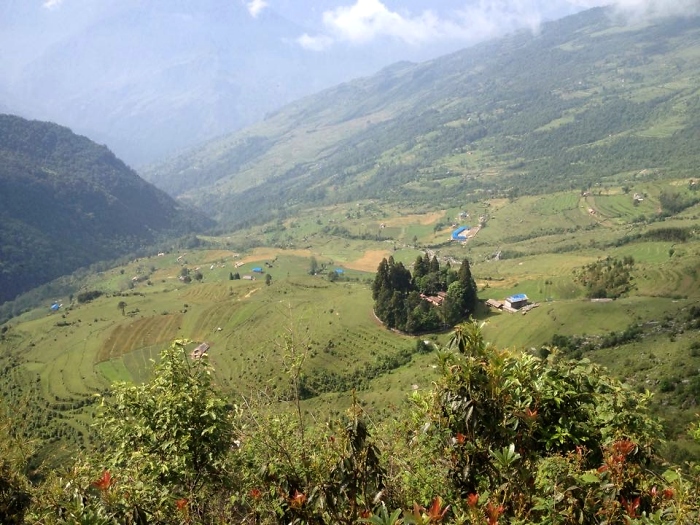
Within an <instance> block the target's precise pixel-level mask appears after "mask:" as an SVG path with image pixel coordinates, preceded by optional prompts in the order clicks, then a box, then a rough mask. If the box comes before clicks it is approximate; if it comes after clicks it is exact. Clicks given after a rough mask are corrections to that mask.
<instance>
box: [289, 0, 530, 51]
mask: <svg viewBox="0 0 700 525" xmlns="http://www.w3.org/2000/svg"><path fill="white" fill-rule="evenodd" d="M541 19H542V17H541V15H540V12H539V10H538V9H536V8H535V7H534V6H533V0H478V1H477V2H476V3H471V4H470V5H466V6H465V7H464V8H462V9H461V10H459V11H452V12H450V13H448V14H447V15H443V16H440V15H439V14H437V13H436V12H435V11H433V10H424V11H423V12H421V13H419V14H411V13H406V12H398V11H392V10H391V9H389V8H388V7H387V6H386V5H384V3H382V1H381V0H355V3H354V4H352V5H349V6H340V7H336V8H334V9H330V10H328V11H325V12H324V13H323V25H324V27H325V29H326V34H324V35H322V36H317V37H310V36H309V35H302V36H301V37H300V38H299V39H297V42H298V43H299V44H300V45H302V46H303V47H306V48H307V49H314V50H319V49H325V48H326V47H328V46H329V45H330V44H331V43H332V42H335V41H343V42H349V43H353V44H363V43H367V42H371V41H372V40H375V39H377V38H381V37H389V38H393V39H395V40H399V41H402V42H404V43H406V44H410V45H416V46H419V45H422V44H427V43H431V42H436V41H441V40H442V41H445V40H459V41H463V42H465V43H466V42H477V41H480V40H484V39H486V38H491V37H494V36H497V35H501V34H503V33H505V32H508V31H512V30H514V29H517V28H521V27H529V28H531V29H533V30H537V29H538V28H539V25H540V22H541Z"/></svg>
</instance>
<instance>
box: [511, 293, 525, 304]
mask: <svg viewBox="0 0 700 525" xmlns="http://www.w3.org/2000/svg"><path fill="white" fill-rule="evenodd" d="M507 301H510V302H511V303H514V302H518V301H527V295H525V294H524V293H519V294H515V295H511V296H510V297H508V299H507Z"/></svg>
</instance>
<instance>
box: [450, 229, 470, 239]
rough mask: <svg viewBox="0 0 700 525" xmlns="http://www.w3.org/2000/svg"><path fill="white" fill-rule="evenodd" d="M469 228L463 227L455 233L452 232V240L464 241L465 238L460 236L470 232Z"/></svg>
mask: <svg viewBox="0 0 700 525" xmlns="http://www.w3.org/2000/svg"><path fill="white" fill-rule="evenodd" d="M468 229H469V226H461V227H459V228H457V229H456V230H455V231H453V232H452V240H453V241H461V240H462V239H464V237H460V236H459V234H460V233H462V232H464V231H465V230H468Z"/></svg>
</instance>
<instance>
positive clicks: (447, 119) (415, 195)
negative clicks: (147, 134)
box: [144, 9, 700, 225]
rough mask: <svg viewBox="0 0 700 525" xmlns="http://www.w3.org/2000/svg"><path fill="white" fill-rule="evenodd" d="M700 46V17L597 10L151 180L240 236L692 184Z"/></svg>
mask: <svg viewBox="0 0 700 525" xmlns="http://www.w3.org/2000/svg"><path fill="white" fill-rule="evenodd" d="M699 41H700V17H684V18H667V19H663V20H657V21H655V22H650V21H646V22H642V23H639V24H636V25H624V24H623V25H617V24H616V23H615V21H614V20H613V19H611V17H609V16H608V13H607V12H606V11H605V10H604V9H593V10H589V11H586V12H584V13H580V14H578V15H574V16H571V17H568V18H565V19H562V20H558V21H556V22H552V23H550V24H547V25H545V26H543V28H542V31H541V32H540V33H539V34H538V35H534V36H533V35H531V34H529V33H522V34H517V35H513V36H510V37H507V38H503V39H500V40H497V41H493V42H489V43H485V44H480V45H477V46H475V47H473V48H469V49H465V50H463V51H459V52H457V53H454V54H451V55H448V56H445V57H442V58H439V59H436V60H433V61H429V62H425V63H421V64H410V63H402V64H396V65H394V66H392V67H389V68H386V69H384V70H383V71H381V72H380V73H378V74H376V75H374V76H371V77H367V78H364V79H359V80H355V81H352V82H348V83H345V84H342V85H339V86H337V87H334V88H331V89H328V90H326V91H323V92H321V93H319V94H317V95H313V96H309V97H306V98H304V99H302V100H299V101H296V102H294V103H292V104H290V105H288V106H286V107H284V108H282V109H281V110H279V111H277V112H275V113H274V114H271V115H270V116H269V117H268V118H267V119H266V120H265V122H262V123H260V124H257V125H254V126H251V127H250V128H248V129H246V130H244V131H242V132H240V133H237V134H232V135H229V136H225V137H221V138H219V139H216V140H214V141H211V142H210V143H208V144H206V145H205V146H203V147H201V148H196V149H193V150H192V151H190V152H188V153H187V154H184V155H181V156H179V157H177V158H174V159H171V160H169V161H168V162H167V163H164V164H161V165H160V166H157V167H153V168H151V169H149V170H145V171H144V177H145V178H147V179H148V180H151V181H152V182H154V183H155V184H157V185H158V186H159V187H161V188H163V189H166V191H168V192H170V194H171V195H175V196H179V197H181V198H183V199H187V200H189V201H191V202H194V203H197V204H199V205H201V206H203V207H206V209H207V210H208V212H210V213H212V214H214V215H215V216H216V217H217V218H218V219H220V220H222V221H224V222H228V223H230V224H232V225H234V224H243V223H250V222H262V221H265V220H269V219H270V218H271V217H279V218H284V217H287V216H290V215H293V214H294V210H295V208H296V207H309V206H322V205H329V204H333V203H335V202H343V201H352V200H357V199H365V198H384V199H387V200H392V201H400V202H410V203H413V204H416V203H421V204H424V205H426V206H430V205H431V203H433V204H434V205H437V206H441V207H445V206H448V205H449V206H452V205H453V206H462V205H464V202H465V201H467V200H468V199H471V200H478V199H479V198H483V197H480V196H481V195H483V194H484V193H485V192H488V194H490V195H498V196H503V197H513V196H516V195H518V194H525V193H538V192H549V191H557V190H562V189H571V188H581V187H590V186H591V185H595V184H601V183H602V182H603V181H605V180H607V179H613V178H615V177H618V178H620V179H621V180H625V179H627V178H629V177H632V176H633V175H634V174H635V173H638V172H645V173H646V172H650V171H652V172H653V171H658V172H663V173H664V174H666V175H669V174H672V173H673V174H675V175H676V176H685V177H693V176H696V175H695V174H696V172H695V170H696V166H697V165H698V164H699V163H700V150H698V148H697V142H698V139H699V137H698V130H699V129H700V105H699V104H698V100H700V96H699V95H700V86H699V85H698V83H697V78H698V76H700V48H699V47H698V42H699ZM435 203H438V204H435Z"/></svg>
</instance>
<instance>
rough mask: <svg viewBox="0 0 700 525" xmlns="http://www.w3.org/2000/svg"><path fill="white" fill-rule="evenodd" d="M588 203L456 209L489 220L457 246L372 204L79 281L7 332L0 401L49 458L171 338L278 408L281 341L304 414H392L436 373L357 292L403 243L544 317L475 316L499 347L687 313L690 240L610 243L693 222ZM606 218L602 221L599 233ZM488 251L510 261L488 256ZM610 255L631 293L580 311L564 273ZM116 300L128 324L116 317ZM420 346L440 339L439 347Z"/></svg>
mask: <svg viewBox="0 0 700 525" xmlns="http://www.w3.org/2000/svg"><path fill="white" fill-rule="evenodd" d="M666 187H667V186H666ZM649 188H651V189H650V194H651V193H653V194H656V195H658V193H659V192H660V191H662V190H663V188H664V186H663V185H662V184H661V183H658V184H657V185H656V186H649ZM588 198H589V199H590V198H594V199H595V202H596V206H600V212H599V213H600V215H601V217H592V216H591V214H590V213H589V212H588V210H587V209H583V208H582V202H584V201H582V199H581V196H580V194H579V192H576V191H572V192H562V193H558V194H554V195H547V196H537V197H522V198H518V199H515V200H514V201H512V202H509V201H506V200H494V201H491V202H489V203H479V204H477V205H471V207H469V206H467V207H466V209H467V211H468V213H469V214H470V219H471V218H472V217H473V216H475V215H480V214H485V215H487V216H488V218H489V219H488V222H487V225H486V227H485V228H483V229H482V230H481V231H480V232H479V235H478V236H477V237H475V238H474V239H471V240H470V241H469V242H467V243H466V244H461V243H449V242H446V239H447V237H448V236H449V233H450V231H451V228H450V226H449V225H447V226H446V227H445V228H444V229H443V230H441V231H438V232H435V231H434V225H435V224H437V223H436V222H435V221H436V220H437V221H444V220H446V218H448V217H455V216H458V214H459V213H460V212H461V211H463V210H462V209H460V208H453V209H450V210H442V211H439V212H438V211H423V212H421V213H407V212H406V211H405V210H402V211H401V212H400V213H398V212H397V211H396V210H390V211H392V212H393V214H394V215H390V214H389V212H388V211H386V212H382V211H381V210H379V209H378V208H377V207H376V204H373V203H363V205H362V206H360V207H359V210H360V213H361V215H363V216H362V217H360V218H359V219H358V218H357V217H353V213H354V214H357V209H358V207H356V206H355V207H353V206H349V205H348V206H337V207H333V209H327V210H321V211H319V210H316V211H309V212H308V214H307V215H306V216H303V217H300V218H298V219H295V221H296V222H294V223H289V224H288V225H287V226H286V230H285V231H284V232H283V233H284V235H287V241H286V242H287V243H288V245H289V248H288V249H285V248H280V247H271V246H265V247H257V248H254V249H249V250H245V249H238V248H237V244H238V243H240V244H241V245H244V244H245V243H260V242H265V239H267V238H269V237H270V236H274V235H278V234H277V233H274V232H275V231H276V230H275V228H277V226H278V225H269V226H266V227H263V228H260V229H256V231H244V232H236V233H233V234H231V235H228V236H224V237H221V238H210V239H209V242H211V243H212V244H213V245H221V246H226V247H231V248H232V249H230V250H228V249H214V250H199V251H188V253H186V254H185V253H170V254H166V256H164V257H153V258H150V259H141V260H139V261H133V262H131V263H129V264H126V265H124V266H122V267H117V268H114V269H112V270H109V271H106V272H102V273H100V274H90V275H89V276H88V277H87V278H86V279H85V281H84V284H83V289H98V290H100V291H102V292H104V295H103V296H102V297H99V298H98V299H96V300H94V301H92V302H90V303H87V304H79V303H77V302H75V301H73V302H71V301H70V300H69V298H67V297H66V298H57V299H61V302H63V304H64V307H63V308H62V309H61V310H59V312H56V313H54V312H51V311H49V310H48V305H45V306H44V307H42V308H41V309H37V310H35V311H33V312H28V313H27V314H25V315H23V316H22V317H21V318H18V319H15V320H13V321H12V322H11V323H9V325H8V329H7V330H6V332H5V333H4V334H3V335H2V337H3V339H2V354H0V372H2V373H1V374H0V389H1V390H2V392H3V393H4V395H5V396H6V397H7V399H8V400H10V401H11V402H19V400H21V399H31V403H32V407H33V408H32V409H33V410H36V411H38V413H40V414H42V415H41V416H40V417H39V418H38V419H37V421H36V423H35V424H36V425H37V428H40V429H41V432H43V434H42V435H43V436H44V437H45V438H46V439H47V443H48V444H51V443H58V442H61V441H65V440H69V441H71V440H72V441H73V442H75V443H79V444H87V443H88V442H89V423H90V421H91V418H92V414H93V413H94V411H95V402H96V398H95V397H94V394H96V393H103V392H105V391H106V390H107V389H108V387H109V385H110V383H112V382H113V381H136V382H140V381H144V380H146V379H147V378H148V377H149V374H150V371H151V369H152V366H153V362H154V361H157V359H158V354H159V351H160V349H161V348H162V347H163V346H165V345H167V344H168V343H169V342H170V341H171V340H172V339H175V338H186V339H190V340H192V341H193V342H196V343H199V342H207V343H208V344H209V345H210V350H209V358H210V360H211V362H212V363H213V365H214V366H215V369H216V380H217V382H218V383H219V384H220V385H221V386H222V387H223V388H225V389H226V390H227V391H228V392H230V393H231V395H232V396H237V395H240V394H252V393H258V394H259V393H261V392H263V393H264V395H267V396H272V397H273V398H274V397H281V398H284V397H285V396H286V395H287V394H288V388H289V378H288V374H287V369H288V366H289V365H288V363H289V353H290V348H289V347H288V346H286V342H287V339H286V338H287V337H289V336H290V335H293V336H294V338H295V351H296V352H301V353H303V354H304V356H305V361H304V371H305V374H307V375H308V378H309V380H312V382H313V381H315V383H313V384H315V385H316V386H317V387H318V385H320V388H321V391H319V392H318V395H316V396H315V397H312V398H310V399H308V400H307V401H305V404H306V405H307V406H308V407H309V408H310V409H311V408H313V407H315V408H321V407H322V408H323V410H327V411H333V410H338V409H340V408H341V407H343V406H346V405H347V403H348V394H347V392H343V391H335V390H334V388H336V387H337V388H340V389H349V388H350V386H349V385H353V386H355V387H356V388H359V389H360V398H361V399H362V400H363V402H365V403H367V404H368V406H373V407H375V408H376V409H377V410H378V411H379V412H382V413H385V414H388V412H387V410H388V409H387V405H386V401H387V400H391V402H396V403H398V402H400V401H401V400H402V399H403V398H404V396H405V395H406V393H407V392H409V391H411V390H412V389H414V388H421V387H422V385H425V384H427V383H429V381H430V378H432V377H434V374H435V369H434V368H433V367H434V361H433V360H432V357H431V356H426V355H419V354H414V353H413V352H414V351H415V348H416V344H415V338H413V337H407V336H402V335H400V334H396V333H393V332H391V331H388V330H386V329H384V327H383V326H381V325H380V324H378V323H377V321H376V319H375V318H374V317H373V315H372V299H371V292H370V286H369V283H370V282H371V280H372V279H373V272H374V269H375V268H376V266H377V264H378V263H379V261H380V260H381V258H382V257H388V256H389V255H391V256H393V257H394V258H395V259H396V260H398V261H402V262H404V264H406V265H407V266H409V267H410V265H411V264H412V263H413V262H414V261H415V258H416V257H417V256H418V255H420V254H422V253H423V252H422V251H421V250H420V249H417V248H416V247H415V246H414V242H413V236H416V237H417V244H418V245H420V244H421V243H423V242H427V243H429V244H432V243H435V246H436V248H432V249H433V250H435V253H437V254H438V256H439V257H440V258H441V259H442V260H443V261H445V260H448V259H449V260H461V259H462V258H464V257H468V258H469V259H470V260H471V263H472V272H473V274H474V276H475V278H476V280H477V282H478V285H479V289H480V290H479V296H480V297H481V298H482V299H487V298H495V299H503V298H505V297H506V296H508V295H511V294H514V293H526V294H527V295H528V296H529V297H530V299H531V300H533V301H536V302H539V303H540V307H539V308H536V309H534V310H532V311H530V312H529V313H528V314H527V315H522V314H505V313H495V312H489V311H488V310H486V309H485V308H484V309H482V310H480V311H479V316H480V318H481V319H484V320H486V321H487V322H488V324H487V326H486V328H485V334H486V336H487V338H488V339H490V340H491V341H493V342H494V343H496V344H497V345H499V346H504V347H516V348H525V349H529V348H537V347H539V346H540V345H542V344H546V343H548V342H549V341H550V340H551V337H552V335H553V334H555V333H558V334H564V335H581V334H589V335H595V334H600V335H603V334H606V333H608V332H611V331H615V330H621V329H624V328H625V327H627V326H629V325H632V324H635V323H654V322H658V321H660V320H663V319H667V318H668V317H669V316H671V317H673V316H677V315H684V314H681V313H678V312H683V311H685V310H684V309H687V308H688V307H689V306H692V305H693V304H698V301H700V287H699V286H698V278H699V276H698V260H700V239H699V238H698V236H697V234H696V235H694V236H692V237H691V240H690V241H689V242H686V243H671V242H659V241H650V240H649V239H646V238H640V239H637V240H633V241H632V242H630V241H625V242H618V241H620V240H621V239H624V238H625V237H626V236H629V235H630V234H632V233H634V232H638V231H646V229H651V228H661V227H665V228H667V227H679V228H686V229H689V231H692V229H693V228H697V227H698V226H700V219H698V217H697V209H695V210H693V209H690V210H686V211H685V212H683V213H682V214H680V215H679V216H678V217H676V218H672V219H667V220H666V221H664V222H663V223H653V224H651V225H650V226H648V227H643V228H645V229H642V227H639V226H637V225H636V223H634V221H635V220H637V215H635V214H636V213H637V212H638V211H640V210H641V209H642V208H641V205H640V206H639V207H632V208H628V207H626V204H625V203H626V199H627V198H628V196H625V195H623V194H622V193H620V194H619V195H615V194H611V195H601V196H598V195H595V196H592V197H588ZM652 199H653V197H652ZM652 199H650V200H652ZM645 202H646V201H645ZM649 205H650V206H652V207H653V206H654V204H652V203H650V204H649ZM603 214H609V216H610V219H607V218H606V219H602V215H603ZM345 217H351V218H350V219H345ZM613 219H614V220H613ZM331 220H332V221H346V224H347V227H348V229H349V230H350V231H351V232H352V231H353V229H357V230H358V231H359V228H360V227H362V224H363V222H364V224H368V223H369V222H370V220H373V221H376V223H377V224H379V223H380V222H382V221H386V223H387V224H391V226H390V227H389V228H385V229H384V230H385V231H386V230H390V231H393V230H392V229H396V231H395V232H394V234H395V235H396V236H397V237H399V238H400V239H393V240H390V241H389V242H386V241H382V240H379V241H377V240H372V239H358V238H356V237H350V238H344V237H342V236H334V235H331V234H329V233H328V231H327V230H326V226H328V225H329V224H331V225H332V224H334V223H332V222H329V221H331ZM601 221H603V222H604V223H602V222H601ZM467 222H469V221H468V220H467ZM336 224H337V222H336ZM401 239H402V240H401ZM431 253H433V252H431ZM496 253H502V254H504V255H507V256H504V257H501V258H500V259H499V258H494V254H496ZM180 256H182V257H181V258H180V260H178V257H180ZM312 256H313V257H315V258H316V260H317V262H318V263H319V264H320V265H326V267H327V269H328V271H333V270H334V269H335V268H343V269H344V273H343V274H342V275H341V277H340V280H339V281H338V282H329V280H328V278H327V274H321V275H315V276H312V275H309V273H308V272H309V268H310V261H311V257H312ZM608 256H613V257H620V258H621V257H625V256H632V257H633V258H634V260H635V266H634V270H633V277H634V284H635V289H633V290H632V292H630V294H629V296H628V297H623V298H621V299H618V300H617V301H614V302H610V303H592V302H590V301H588V300H586V299H585V298H584V290H583V288H582V287H581V285H580V284H579V283H577V282H576V271H577V270H578V269H580V268H581V267H583V266H584V265H586V264H589V263H591V262H594V261H595V260H597V259H599V258H605V257H608ZM237 264H238V265H239V266H238V267H237V266H236V265H237ZM183 266H184V267H187V268H189V269H190V270H194V269H195V268H199V269H200V270H199V271H201V273H202V274H203V279H202V282H197V281H193V282H191V283H190V284H185V283H183V282H181V281H179V280H178V276H179V275H180V273H181V271H182V268H183ZM255 266H260V267H262V268H263V269H264V271H265V272H268V273H269V274H270V276H271V277H272V281H271V284H270V285H266V284H265V280H264V278H263V277H264V276H259V278H258V279H257V280H255V281H248V280H243V279H241V280H230V279H229V275H230V274H231V273H234V272H239V273H241V274H242V275H245V274H250V273H251V270H252V268H253V267H255ZM135 275H149V277H148V281H144V280H140V281H138V282H134V283H133V284H132V283H131V276H135ZM122 301H123V302H124V303H126V305H127V306H126V307H125V313H126V315H122V311H121V309H120V307H119V303H120V302H122ZM422 337H431V338H432V337H434V338H436V339H437V340H445V339H446V335H444V334H435V335H431V336H422ZM684 337H686V336H684ZM687 337H690V338H691V339H690V340H692V337H694V336H692V335H691V334H688V336H687ZM684 341H685V342H684V344H688V343H687V339H686V340H684ZM636 344H639V345H641V346H640V350H639V351H640V352H648V351H649V350H644V348H647V347H646V346H644V344H643V343H642V342H639V343H636ZM650 344H651V343H650ZM669 348H670V349H669V350H668V351H669V352H670V353H671V354H669V355H672V356H676V350H674V348H675V347H673V346H670V347H669ZM635 351H636V350H635ZM678 352H681V350H678ZM406 355H408V356H409V360H408V361H406V358H405V356H406ZM673 359H677V358H676V357H673ZM614 362H617V361H614ZM387 363H393V364H391V365H387ZM664 373H667V372H664ZM668 373H670V372H668Z"/></svg>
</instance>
